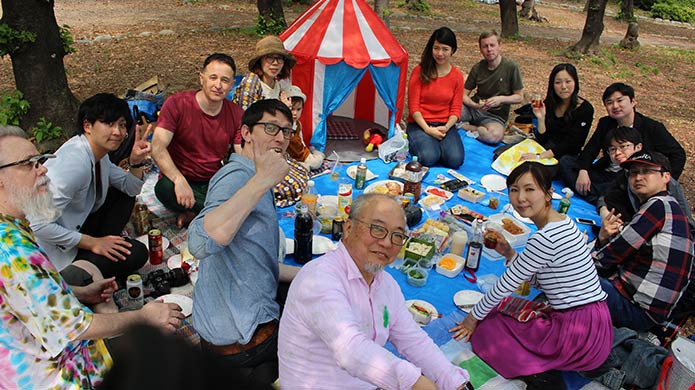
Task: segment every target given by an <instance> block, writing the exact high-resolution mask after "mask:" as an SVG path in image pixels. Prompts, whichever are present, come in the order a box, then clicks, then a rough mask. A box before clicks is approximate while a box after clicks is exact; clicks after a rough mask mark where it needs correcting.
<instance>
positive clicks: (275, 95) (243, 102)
mask: <svg viewBox="0 0 695 390" xmlns="http://www.w3.org/2000/svg"><path fill="white" fill-rule="evenodd" d="M295 63H297V60H296V59H295V58H294V56H293V55H292V54H291V53H290V52H289V51H287V50H285V47H284V46H283V44H282V41H281V40H280V38H278V37H277V36H274V35H269V36H266V37H264V38H263V39H261V40H260V41H258V43H256V53H255V54H254V56H253V57H252V58H251V60H249V74H247V75H246V76H244V78H243V79H241V82H240V83H239V86H238V87H237V89H236V91H235V92H234V98H233V99H232V100H233V101H234V102H235V103H237V104H238V105H240V106H241V107H242V108H243V109H244V110H246V108H248V106H250V105H251V104H253V103H254V102H256V101H257V100H261V99H279V98H280V91H281V90H282V89H283V88H285V87H288V86H289V85H290V82H289V77H290V71H291V70H292V67H293V66H294V64H295Z"/></svg>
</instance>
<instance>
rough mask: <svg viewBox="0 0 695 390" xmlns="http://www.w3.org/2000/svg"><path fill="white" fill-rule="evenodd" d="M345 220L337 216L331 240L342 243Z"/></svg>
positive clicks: (334, 220)
mask: <svg viewBox="0 0 695 390" xmlns="http://www.w3.org/2000/svg"><path fill="white" fill-rule="evenodd" d="M344 223H345V218H343V217H341V216H337V217H335V218H334V219H333V229H332V230H331V240H333V241H340V239H341V238H343V224H344Z"/></svg>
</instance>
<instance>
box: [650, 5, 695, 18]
mask: <svg viewBox="0 0 695 390" xmlns="http://www.w3.org/2000/svg"><path fill="white" fill-rule="evenodd" d="M651 14H652V17H654V18H661V19H667V20H676V21H679V22H688V23H689V22H695V10H694V9H693V5H690V4H672V3H668V2H660V3H656V4H654V5H653V6H652V9H651Z"/></svg>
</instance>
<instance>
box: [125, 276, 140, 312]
mask: <svg viewBox="0 0 695 390" xmlns="http://www.w3.org/2000/svg"><path fill="white" fill-rule="evenodd" d="M126 291H127V293H128V308H129V309H131V310H137V309H140V308H142V306H143V305H144V304H145V294H144V293H143V290H142V277H141V276H140V275H138V274H132V275H130V276H128V280H127V281H126Z"/></svg>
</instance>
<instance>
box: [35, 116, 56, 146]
mask: <svg viewBox="0 0 695 390" xmlns="http://www.w3.org/2000/svg"><path fill="white" fill-rule="evenodd" d="M31 132H32V133H34V139H35V140H36V143H41V142H43V141H49V140H53V139H60V138H61V137H62V136H63V129H61V128H60V127H58V126H53V123H51V122H49V121H47V120H46V118H44V117H41V119H39V121H38V123H36V126H34V128H32V129H31Z"/></svg>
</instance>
